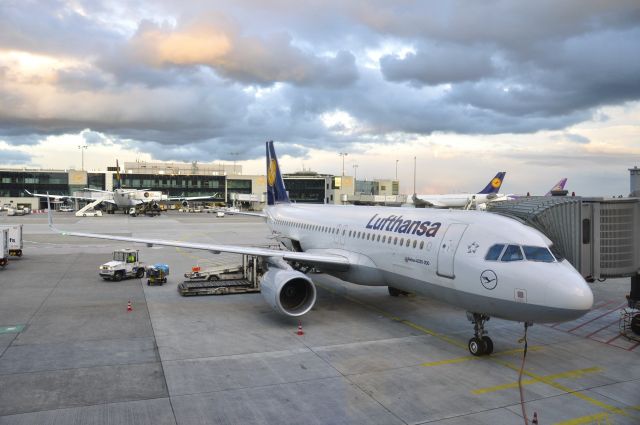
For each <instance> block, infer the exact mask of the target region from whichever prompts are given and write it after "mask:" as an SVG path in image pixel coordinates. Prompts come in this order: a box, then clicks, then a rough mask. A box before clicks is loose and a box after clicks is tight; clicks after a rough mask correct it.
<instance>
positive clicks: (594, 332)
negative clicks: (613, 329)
mask: <svg viewBox="0 0 640 425" xmlns="http://www.w3.org/2000/svg"><path fill="white" fill-rule="evenodd" d="M618 321H619V319H618V320H616V321H614V322H611V323H609V324H608V325H607V326H603V327H601V328H600V329H598V330H597V331H593V332H591V333H590V334H589V335H586V336H585V338H591V337H592V336H593V335H595V334H597V333H598V332H600V331H603V330H605V329H607V328H608V327H609V326H612V325H615V324H616V323H618Z"/></svg>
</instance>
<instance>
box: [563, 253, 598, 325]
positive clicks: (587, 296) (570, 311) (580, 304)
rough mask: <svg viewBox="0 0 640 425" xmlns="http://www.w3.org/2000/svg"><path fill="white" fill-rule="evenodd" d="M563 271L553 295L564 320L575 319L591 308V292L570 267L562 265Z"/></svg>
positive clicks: (578, 274) (582, 279) (581, 278)
mask: <svg viewBox="0 0 640 425" xmlns="http://www.w3.org/2000/svg"><path fill="white" fill-rule="evenodd" d="M563 266H564V271H563V273H562V278H561V279H560V280H559V282H558V285H557V286H556V288H557V289H558V291H557V292H556V294H555V297H557V298H556V302H557V303H558V307H560V308H562V310H564V311H565V312H566V313H565V316H566V320H571V319H576V318H578V317H580V316H582V315H584V314H585V313H587V312H588V311H589V310H591V307H593V292H591V288H589V285H588V284H587V282H585V280H584V278H583V277H582V276H581V275H580V273H578V272H577V271H576V270H575V269H574V268H573V267H572V266H571V265H569V264H563Z"/></svg>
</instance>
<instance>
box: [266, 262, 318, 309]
mask: <svg viewBox="0 0 640 425" xmlns="http://www.w3.org/2000/svg"><path fill="white" fill-rule="evenodd" d="M260 285H261V288H262V290H261V292H262V296H263V297H264V299H265V300H266V301H267V303H269V305H270V306H271V307H273V309H274V310H276V311H277V312H278V313H282V314H284V315H286V316H290V317H297V316H302V315H303V314H305V313H306V312H308V311H309V310H311V308H312V307H313V305H314V304H315V303H316V287H315V285H314V284H313V282H312V281H311V279H309V278H308V277H307V276H306V275H305V274H303V273H300V272H298V271H295V270H283V269H271V270H269V271H267V272H266V273H265V274H264V276H262V280H261V282H260Z"/></svg>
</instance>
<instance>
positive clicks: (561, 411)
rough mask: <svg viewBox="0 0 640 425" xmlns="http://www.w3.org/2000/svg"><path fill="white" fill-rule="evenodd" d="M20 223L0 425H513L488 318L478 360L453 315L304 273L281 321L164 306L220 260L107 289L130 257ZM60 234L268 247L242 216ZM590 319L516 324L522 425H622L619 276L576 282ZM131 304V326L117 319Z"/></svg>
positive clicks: (637, 371)
mask: <svg viewBox="0 0 640 425" xmlns="http://www.w3.org/2000/svg"><path fill="white" fill-rule="evenodd" d="M46 221H47V216H46V215H45V214H42V215H30V216H25V217H7V216H6V215H4V214H2V213H0V225H2V224H10V223H11V224H13V223H24V225H25V226H24V239H25V241H26V242H25V247H24V251H25V254H24V256H23V257H22V258H19V259H15V260H12V261H11V262H10V263H9V265H8V266H7V267H6V269H4V270H0V424H1V425H5V424H12V425H13V424H76V423H77V424H86V423H90V424H94V423H95V424H134V423H135V424H153V425H160V424H422V423H435V424H441V425H454V424H518V423H523V420H522V417H521V405H520V395H519V390H518V385H517V381H518V369H519V368H520V364H521V360H522V348H523V344H522V343H519V342H518V340H519V339H520V338H521V337H522V335H523V326H522V324H518V323H512V322H506V321H502V320H498V319H491V320H490V321H489V322H488V323H487V330H488V331H489V334H490V335H491V337H492V338H493V341H494V343H495V353H494V354H493V355H491V356H489V357H482V358H478V357H473V356H471V355H470V354H469V352H468V351H467V347H466V345H467V340H468V339H469V338H470V337H471V336H472V332H473V330H472V325H471V324H470V323H469V322H468V321H467V320H466V317H465V312H464V311H461V310H458V309H455V308H452V307H450V306H448V305H445V304H442V303H439V302H436V301H434V300H430V299H427V298H424V297H420V296H408V297H404V296H401V297H397V298H394V297H390V296H389V295H388V294H387V290H386V287H385V288H375V287H362V286H357V285H353V284H349V283H345V282H342V281H340V280H338V279H335V278H332V277H329V276H326V275H322V274H314V275H312V278H313V279H314V281H315V282H316V283H317V285H318V301H317V304H316V306H315V307H314V309H313V310H312V311H311V312H310V313H309V314H307V315H305V316H303V318H302V320H301V324H302V326H303V330H304V335H303V336H298V335H296V330H297V326H298V320H296V319H291V318H285V317H282V316H280V315H278V314H277V313H275V312H274V311H273V310H272V309H271V308H270V307H269V306H268V305H267V304H266V303H265V302H264V301H263V299H262V296H261V295H260V294H246V295H227V296H206V297H181V296H180V295H179V294H178V292H177V291H176V285H177V284H178V283H179V282H181V281H182V274H183V273H184V272H187V271H189V270H190V269H191V266H193V265H195V264H197V263H198V262H200V263H203V262H205V261H213V262H228V261H229V262H238V261H239V259H238V258H237V257H234V256H231V255H214V254H208V253H204V252H198V251H189V250H184V249H174V248H156V247H154V248H148V247H146V246H143V245H136V247H137V248H138V249H140V252H141V259H142V260H143V261H145V262H147V263H156V262H164V263H167V264H169V265H170V267H171V275H170V276H169V283H168V284H166V285H164V286H152V287H149V286H147V285H146V284H145V282H146V281H141V280H139V279H132V280H125V281H122V282H107V281H103V280H102V279H100V278H99V277H98V274H97V267H98V266H99V265H100V264H102V263H104V262H106V261H108V260H109V259H110V257H111V252H112V251H113V249H115V248H122V247H129V246H130V245H127V244H122V243H114V242H108V241H106V242H105V241H99V240H92V239H79V238H69V237H63V236H60V235H57V234H53V233H51V232H50V231H49V230H48V228H47V225H46ZM55 221H56V225H57V226H58V227H60V228H62V229H74V230H78V231H93V232H102V233H114V234H115V233H117V234H122V235H134V236H140V237H142V236H146V237H153V238H163V239H178V240H190V241H201V242H205V241H207V242H216V243H228V244H246V245H256V244H259V245H262V244H265V243H270V242H271V240H270V239H268V237H269V231H268V228H267V227H266V225H265V224H264V223H263V222H262V221H261V220H259V219H253V218H247V217H238V216H236V217H230V216H227V217H224V218H216V217H215V216H214V215H212V214H179V213H168V214H164V215H163V216H161V217H135V218H132V217H129V216H126V215H115V216H111V215H105V216H103V217H91V218H78V217H75V216H74V215H73V214H72V213H56V214H55ZM592 288H593V289H594V294H595V305H594V309H593V311H592V312H590V313H589V314H587V315H586V316H584V317H582V318H580V319H579V320H577V321H575V322H570V323H563V324H557V325H553V324H551V325H534V326H533V327H532V328H530V329H529V332H528V347H529V352H528V355H527V359H526V365H525V371H524V377H523V388H524V398H525V400H526V403H525V407H526V411H527V414H528V416H529V417H532V416H533V413H534V412H536V413H537V416H538V419H539V423H540V424H587V423H594V424H595V423H602V424H638V423H640V347H639V345H640V344H639V343H637V342H634V341H628V340H626V339H625V338H623V337H621V336H620V335H619V334H618V333H617V329H618V317H619V311H620V309H621V308H622V306H623V304H624V294H626V293H627V292H628V291H629V281H628V279H618V280H609V281H606V282H602V283H598V282H596V283H594V284H592ZM128 301H131V303H132V306H133V311H132V312H127V302H128Z"/></svg>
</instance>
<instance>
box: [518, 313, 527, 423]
mask: <svg viewBox="0 0 640 425" xmlns="http://www.w3.org/2000/svg"><path fill="white" fill-rule="evenodd" d="M527 329H529V323H528V322H525V323H524V335H523V336H522V338H520V340H519V341H518V342H520V343H522V342H524V350H523V352H522V363H521V364H520V372H519V373H518V388H519V389H520V407H521V408H522V417H523V418H524V425H529V418H528V417H527V412H526V409H525V407H524V391H523V389H522V374H523V372H524V363H525V361H526V359H527Z"/></svg>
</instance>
